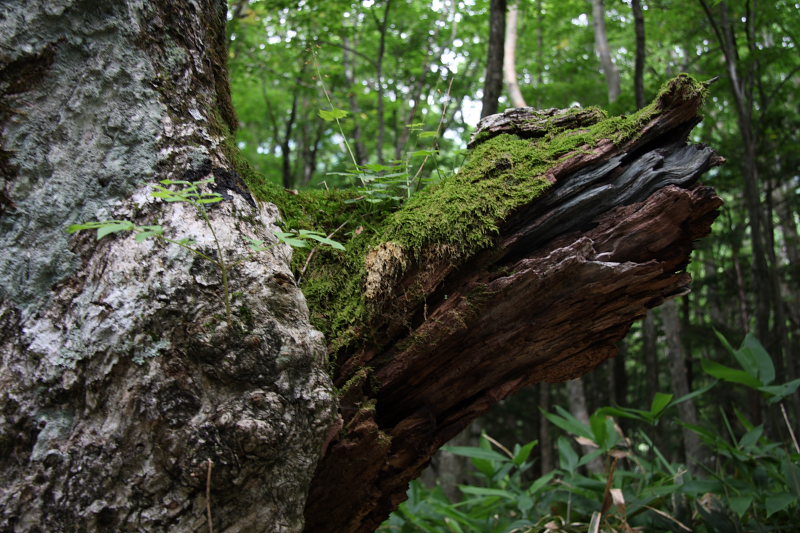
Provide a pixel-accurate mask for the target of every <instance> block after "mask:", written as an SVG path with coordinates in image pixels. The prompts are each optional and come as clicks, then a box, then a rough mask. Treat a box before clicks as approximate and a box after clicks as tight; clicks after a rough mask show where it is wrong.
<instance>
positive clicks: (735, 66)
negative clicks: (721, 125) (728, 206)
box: [699, 0, 772, 342]
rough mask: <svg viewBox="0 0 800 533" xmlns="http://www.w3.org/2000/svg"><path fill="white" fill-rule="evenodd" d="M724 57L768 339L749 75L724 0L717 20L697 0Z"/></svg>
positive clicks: (760, 328)
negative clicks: (741, 61) (736, 124)
mask: <svg viewBox="0 0 800 533" xmlns="http://www.w3.org/2000/svg"><path fill="white" fill-rule="evenodd" d="M699 1H700V4H701V5H702V6H703V9H704V11H705V13H706V16H707V18H708V21H709V23H710V24H711V26H712V28H713V29H714V31H715V33H716V36H717V40H718V41H719V44H720V47H721V48H722V51H723V54H724V57H725V66H726V68H727V71H728V76H729V77H730V81H731V88H732V91H733V99H734V104H735V105H734V108H735V110H736V115H737V120H738V123H739V132H740V133H741V137H742V149H743V150H742V152H743V154H742V155H743V158H742V172H743V177H744V200H745V206H746V207H747V213H748V217H749V225H750V238H751V241H752V246H753V293H754V297H755V313H756V324H757V328H756V329H757V334H758V337H759V338H760V339H761V340H763V341H764V342H768V341H769V339H770V338H771V334H770V333H771V332H770V315H771V313H770V294H771V293H772V288H771V284H770V268H769V265H768V263H767V250H766V244H765V237H764V232H765V224H764V214H763V212H762V209H761V190H760V183H759V176H758V164H757V153H758V142H757V139H756V133H755V129H754V125H753V107H752V87H751V86H750V84H749V83H748V80H750V79H751V78H752V77H751V76H748V75H745V76H744V77H742V73H741V72H740V70H741V65H740V59H739V52H738V47H737V46H738V45H737V43H736V35H735V29H734V27H733V23H732V21H731V17H730V9H729V7H728V4H727V2H724V1H723V2H720V3H719V5H718V6H717V9H718V11H719V19H717V18H716V17H715V16H714V14H713V13H712V11H711V8H710V7H709V6H708V4H707V2H706V1H705V0H699Z"/></svg>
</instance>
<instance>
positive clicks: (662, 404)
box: [650, 392, 675, 418]
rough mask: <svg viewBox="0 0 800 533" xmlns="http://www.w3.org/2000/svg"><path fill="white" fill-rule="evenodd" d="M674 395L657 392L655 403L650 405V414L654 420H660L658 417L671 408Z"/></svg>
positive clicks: (654, 397)
mask: <svg viewBox="0 0 800 533" xmlns="http://www.w3.org/2000/svg"><path fill="white" fill-rule="evenodd" d="M674 396H675V395H674V394H665V393H663V392H657V393H656V395H655V396H653V401H652V403H651V404H650V414H651V415H652V416H653V417H654V418H658V416H659V415H660V414H661V413H663V412H664V409H666V408H667V407H668V406H669V403H670V402H671V401H672V398H673V397H674Z"/></svg>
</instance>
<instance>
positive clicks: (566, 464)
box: [558, 437, 578, 474]
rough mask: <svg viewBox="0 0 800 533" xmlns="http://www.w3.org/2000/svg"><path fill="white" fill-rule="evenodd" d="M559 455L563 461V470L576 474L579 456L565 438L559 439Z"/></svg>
mask: <svg viewBox="0 0 800 533" xmlns="http://www.w3.org/2000/svg"><path fill="white" fill-rule="evenodd" d="M558 455H559V458H560V461H561V468H563V469H564V470H566V471H567V472H569V473H570V474H572V473H574V472H575V469H576V468H577V467H578V454H577V453H575V450H573V449H572V445H571V444H570V443H569V441H568V440H567V439H565V438H564V437H559V438H558Z"/></svg>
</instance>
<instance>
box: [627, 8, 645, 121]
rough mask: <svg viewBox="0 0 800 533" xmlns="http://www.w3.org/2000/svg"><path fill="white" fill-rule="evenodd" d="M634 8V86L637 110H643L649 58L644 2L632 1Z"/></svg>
mask: <svg viewBox="0 0 800 533" xmlns="http://www.w3.org/2000/svg"><path fill="white" fill-rule="evenodd" d="M631 8H633V20H634V31H635V32H636V64H635V67H634V73H633V86H634V91H635V94H636V109H641V108H643V107H644V106H645V104H647V100H646V98H645V96H644V62H645V58H646V57H647V48H646V47H645V34H644V11H643V10H642V0H631Z"/></svg>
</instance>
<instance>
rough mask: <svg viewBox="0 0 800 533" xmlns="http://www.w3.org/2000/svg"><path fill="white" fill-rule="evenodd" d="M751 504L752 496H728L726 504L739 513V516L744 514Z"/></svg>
mask: <svg viewBox="0 0 800 533" xmlns="http://www.w3.org/2000/svg"><path fill="white" fill-rule="evenodd" d="M752 504H753V496H752V495H747V496H731V497H730V498H728V505H729V506H730V508H731V509H733V511H734V512H735V513H736V514H737V515H739V518H741V517H742V516H744V514H745V513H746V512H747V510H748V509H749V508H750V506H751V505H752Z"/></svg>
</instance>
